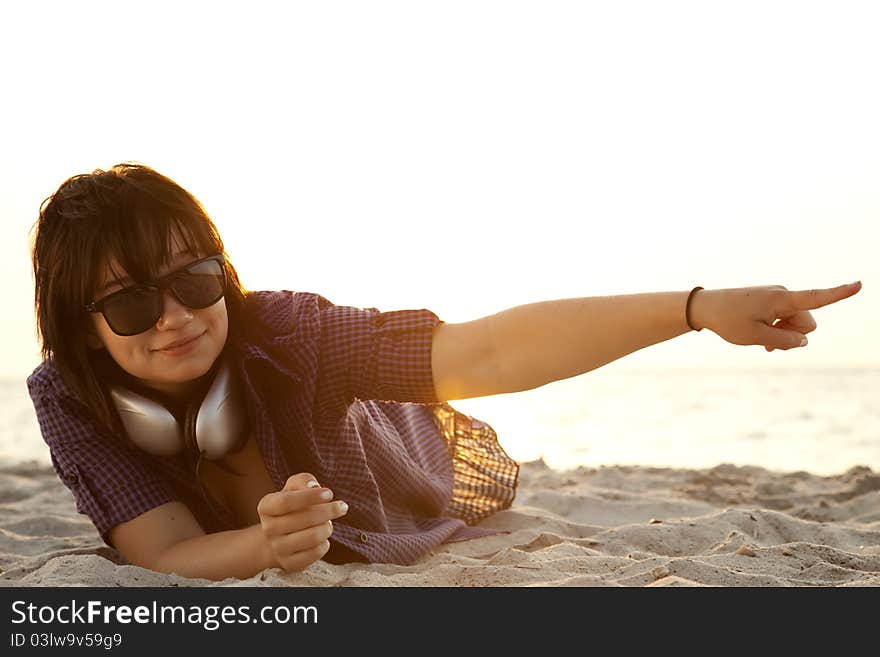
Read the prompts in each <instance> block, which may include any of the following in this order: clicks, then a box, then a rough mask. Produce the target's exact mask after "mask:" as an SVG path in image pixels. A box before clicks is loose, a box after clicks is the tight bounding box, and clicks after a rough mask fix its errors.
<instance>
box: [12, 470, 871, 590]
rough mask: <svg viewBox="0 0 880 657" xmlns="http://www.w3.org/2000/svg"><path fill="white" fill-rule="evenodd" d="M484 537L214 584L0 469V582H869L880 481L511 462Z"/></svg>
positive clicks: (49, 485)
mask: <svg viewBox="0 0 880 657" xmlns="http://www.w3.org/2000/svg"><path fill="white" fill-rule="evenodd" d="M483 524H484V525H485V526H489V527H495V528H498V529H502V530H504V532H505V533H503V534H498V535H495V536H487V537H484V538H479V539H474V540H470V541H462V542H459V543H448V544H444V545H442V546H440V547H439V548H438V549H436V550H435V551H434V552H433V553H432V554H430V555H429V556H427V557H425V558H424V559H422V560H421V561H420V562H419V563H418V564H416V565H413V566H397V565H393V564H369V565H367V564H345V565H331V564H328V563H325V562H323V561H319V562H317V563H314V564H312V565H311V566H310V567H309V568H307V569H306V570H305V571H303V572H300V573H287V572H285V571H283V570H280V569H269V570H266V571H264V572H262V573H260V574H258V575H255V576H254V577H252V578H250V579H246V580H238V579H232V578H230V579H227V580H224V581H222V582H213V581H210V580H205V579H188V578H185V577H180V576H177V575H165V574H161V573H156V572H153V571H150V570H146V569H143V568H140V567H137V566H131V565H127V564H126V562H125V560H124V559H123V558H122V557H121V556H120V555H119V554H118V553H117V552H116V551H115V550H113V549H111V548H108V547H107V546H105V545H104V544H103V542H102V541H101V539H100V537H99V536H98V534H97V532H96V531H95V529H94V527H93V526H92V524H91V522H90V521H89V520H88V518H86V517H85V516H82V515H79V514H77V513H76V510H75V507H74V504H73V497H72V495H71V494H70V493H69V491H68V490H67V489H66V488H65V487H64V486H63V485H62V484H61V483H60V482H59V481H58V479H57V477H56V475H55V473H54V471H53V470H52V469H51V468H50V467H46V466H43V465H39V464H36V463H34V464H25V465H17V466H14V467H7V468H5V469H0V569H2V572H0V586H453V587H458V586H880V475H878V474H877V473H875V472H873V471H872V470H871V469H870V468H867V467H861V466H857V467H853V468H851V469H849V470H847V471H846V472H844V473H842V474H839V475H836V476H831V477H820V476H817V475H813V474H810V473H807V472H803V471H800V472H774V471H770V470H766V469H763V468H760V467H751V466H735V465H730V464H722V465H719V466H717V467H714V468H710V469H704V470H689V469H671V468H649V467H636V466H631V467H630V466H613V467H601V468H595V469H594V468H578V469H575V470H570V471H565V472H560V471H555V470H551V469H550V468H548V467H547V466H546V465H545V464H544V463H543V462H542V461H532V462H528V463H523V464H522V470H521V483H520V488H519V491H518V493H517V497H516V500H515V502H514V505H513V507H512V508H511V509H509V510H507V511H503V512H501V513H498V514H496V515H494V516H492V517H491V518H489V519H487V520H485V521H484V522H483Z"/></svg>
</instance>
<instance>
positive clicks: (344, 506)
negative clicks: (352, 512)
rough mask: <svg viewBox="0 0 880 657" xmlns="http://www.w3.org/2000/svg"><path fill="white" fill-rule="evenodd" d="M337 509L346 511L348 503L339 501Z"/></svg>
mask: <svg viewBox="0 0 880 657" xmlns="http://www.w3.org/2000/svg"><path fill="white" fill-rule="evenodd" d="M339 510H340V511H342V512H343V513H348V504H346V503H345V502H340V503H339Z"/></svg>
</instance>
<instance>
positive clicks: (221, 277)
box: [104, 260, 226, 335]
mask: <svg viewBox="0 0 880 657" xmlns="http://www.w3.org/2000/svg"><path fill="white" fill-rule="evenodd" d="M225 284H226V275H225V272H224V269H223V265H222V264H221V263H220V262H218V261H217V260H204V261H202V262H197V263H195V264H193V265H191V266H189V267H187V268H186V269H183V270H182V271H180V272H178V273H176V274H174V275H173V276H172V279H170V280H169V282H168V287H170V288H171V291H172V292H173V293H174V296H175V297H177V300H178V301H179V302H180V303H182V304H183V305H185V306H187V307H189V308H196V309H199V308H207V307H208V306H212V305H214V304H215V303H217V302H218V301H220V299H222V298H223V292H224V290H225V287H226V285H225ZM161 315H162V292H161V291H160V290H159V289H158V288H156V287H147V286H140V287H132V288H129V289H127V290H126V291H125V293H123V294H116V295H112V296H111V297H109V298H108V299H107V301H105V302H104V317H105V318H106V319H107V323H108V324H109V325H110V328H111V329H112V330H113V331H114V332H115V333H117V334H118V335H136V334H138V333H143V332H144V331H147V330H149V329H150V327H151V326H153V325H154V324H155V323H156V322H158V321H159V317H160V316H161Z"/></svg>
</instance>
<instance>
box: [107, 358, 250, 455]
mask: <svg viewBox="0 0 880 657" xmlns="http://www.w3.org/2000/svg"><path fill="white" fill-rule="evenodd" d="M110 396H111V398H112V399H113V403H114V404H115V405H116V410H117V411H118V412H119V417H120V419H121V420H122V424H123V426H124V427H125V430H126V433H127V434H128V437H129V439H131V441H132V442H133V443H134V444H135V445H137V446H138V447H140V448H141V449H142V450H144V451H146V452H149V453H150V454H155V455H157V456H174V455H176V454H179V453H180V452H181V451H183V450H184V449H186V448H188V447H189V448H190V449H193V450H194V451H196V452H198V453H199V454H200V455H201V456H204V457H205V458H207V459H210V460H217V459H222V458H223V457H224V456H226V455H227V454H229V453H232V452H235V451H238V450H239V449H241V447H243V446H244V443H245V442H246V440H247V436H248V426H247V413H246V410H245V405H244V395H243V392H242V389H241V384H240V383H239V382H238V381H237V379H236V378H235V377H234V376H233V375H232V371H231V370H230V368H229V366H228V364H227V363H225V362H223V363H221V364H220V366H219V367H218V369H217V373H216V375H215V377H214V380H213V382H212V383H211V386H210V387H209V388H208V391H207V393H205V396H204V398H203V399H202V401H201V402H200V403H199V402H193V403H191V404H190V405H189V406H188V407H187V409H186V412H185V415H184V418H183V420H182V421H178V419H177V418H176V417H175V416H174V415H173V414H172V413H171V411H169V410H168V409H167V408H166V407H165V406H163V405H162V404H161V403H159V402H158V401H156V400H154V399H150V398H149V397H147V396H146V395H143V394H139V393H137V392H134V391H133V390H130V389H128V388H126V387H123V386H118V385H117V386H111V387H110Z"/></svg>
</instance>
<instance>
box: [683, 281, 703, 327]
mask: <svg viewBox="0 0 880 657" xmlns="http://www.w3.org/2000/svg"><path fill="white" fill-rule="evenodd" d="M708 297H709V294H708V291H707V290H705V289H704V288H702V287H700V288H694V290H693V291H692V292H691V294H690V301H689V302H688V304H687V307H686V310H685V318H686V321H687V322H688V328H691V329H692V330H694V331H702V330H703V329H704V328H706V327H707V326H708V325H709V321H708V317H707V315H708V310H707V303H706V301H707V299H708Z"/></svg>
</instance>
